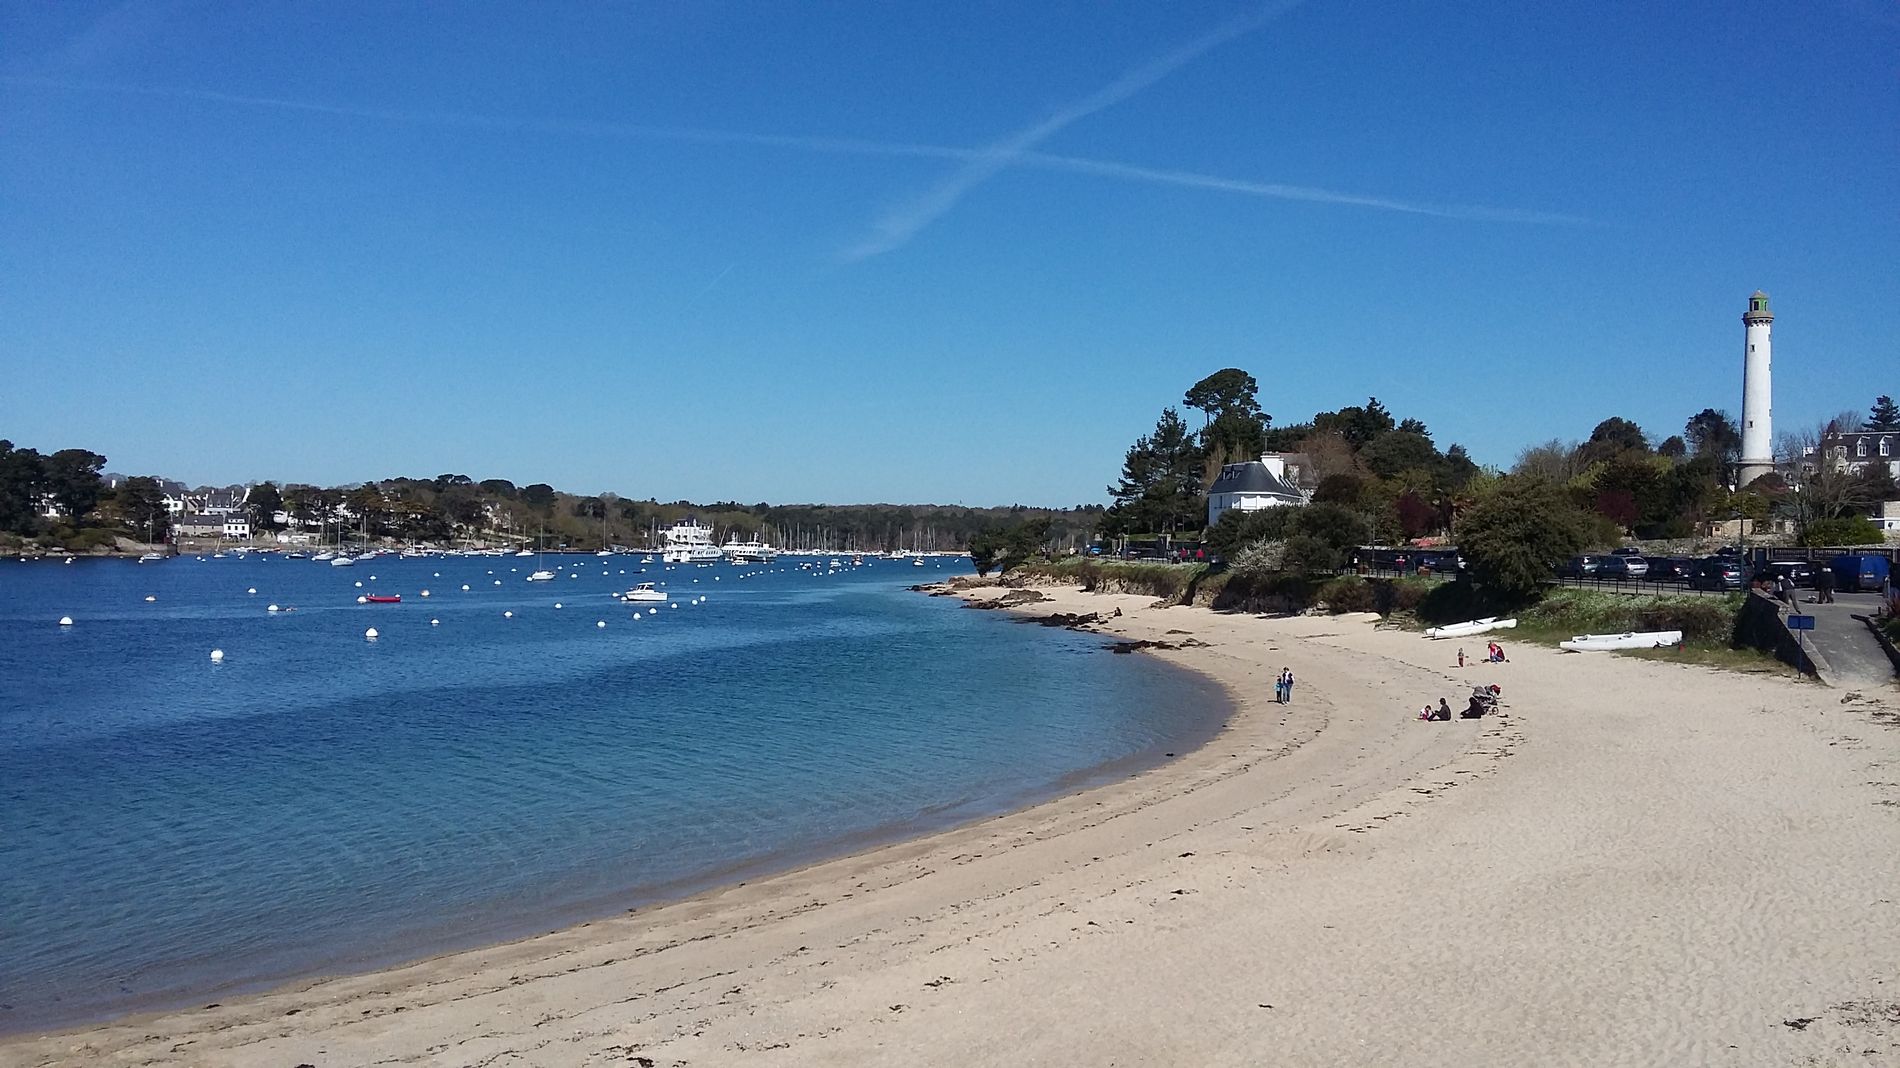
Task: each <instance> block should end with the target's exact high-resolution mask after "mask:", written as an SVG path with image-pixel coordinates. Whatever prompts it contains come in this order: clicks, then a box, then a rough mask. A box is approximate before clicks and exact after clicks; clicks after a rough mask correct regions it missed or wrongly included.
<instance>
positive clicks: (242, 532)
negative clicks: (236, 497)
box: [224, 512, 251, 541]
mask: <svg viewBox="0 0 1900 1068" xmlns="http://www.w3.org/2000/svg"><path fill="white" fill-rule="evenodd" d="M224 536H225V537H227V538H231V539H234V540H236V541H249V540H251V517H250V516H247V515H245V514H244V513H243V512H227V513H225V515H224Z"/></svg>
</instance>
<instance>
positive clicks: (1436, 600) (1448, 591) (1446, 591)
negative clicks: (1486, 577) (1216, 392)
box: [1415, 581, 1523, 624]
mask: <svg viewBox="0 0 1900 1068" xmlns="http://www.w3.org/2000/svg"><path fill="white" fill-rule="evenodd" d="M1522 604H1523V602H1522V601H1521V600H1516V599H1511V598H1505V597H1501V596H1499V595H1498V594H1497V593H1495V592H1493V591H1491V590H1488V589H1486V588H1485V587H1483V586H1480V585H1478V584H1477V583H1475V582H1463V581H1459V582H1440V583H1438V584H1437V585H1436V586H1434V587H1432V588H1431V589H1430V590H1427V591H1425V593H1424V594H1423V595H1422V596H1421V597H1420V598H1419V600H1418V606H1417V608H1416V609H1415V611H1416V612H1417V613H1418V618H1419V619H1420V620H1421V621H1423V622H1426V623H1431V624H1445V623H1464V622H1466V621H1468V620H1473V619H1483V618H1484V617H1485V616H1496V615H1504V614H1506V613H1508V612H1511V611H1513V610H1515V609H1516V608H1518V607H1520V606H1521V605H1522Z"/></svg>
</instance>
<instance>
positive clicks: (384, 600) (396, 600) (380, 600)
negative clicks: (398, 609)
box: [363, 593, 402, 604]
mask: <svg viewBox="0 0 1900 1068" xmlns="http://www.w3.org/2000/svg"><path fill="white" fill-rule="evenodd" d="M363 600H365V601H368V602H369V603H370V604H401V603H402V594H400V593H399V594H397V595H396V596H394V597H378V596H377V595H375V594H373V593H372V594H370V595H369V596H367V597H364V598H363Z"/></svg>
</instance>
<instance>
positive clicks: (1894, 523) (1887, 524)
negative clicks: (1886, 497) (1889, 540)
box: [1873, 501, 1900, 534]
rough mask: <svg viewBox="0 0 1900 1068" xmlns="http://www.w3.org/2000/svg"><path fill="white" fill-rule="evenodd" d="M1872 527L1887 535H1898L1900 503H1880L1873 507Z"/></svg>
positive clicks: (1899, 530) (1899, 532)
mask: <svg viewBox="0 0 1900 1068" xmlns="http://www.w3.org/2000/svg"><path fill="white" fill-rule="evenodd" d="M1873 520H1874V525H1875V526H1877V527H1879V528H1880V529H1881V530H1884V531H1886V532H1887V533H1888V534H1900V501H1882V502H1881V503H1879V504H1877V505H1875V506H1874V514H1873Z"/></svg>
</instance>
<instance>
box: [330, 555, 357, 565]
mask: <svg viewBox="0 0 1900 1068" xmlns="http://www.w3.org/2000/svg"><path fill="white" fill-rule="evenodd" d="M330 566H331V567H355V566H356V561H355V560H352V559H350V558H349V557H347V556H339V557H337V558H336V559H334V560H331V561H330Z"/></svg>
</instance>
